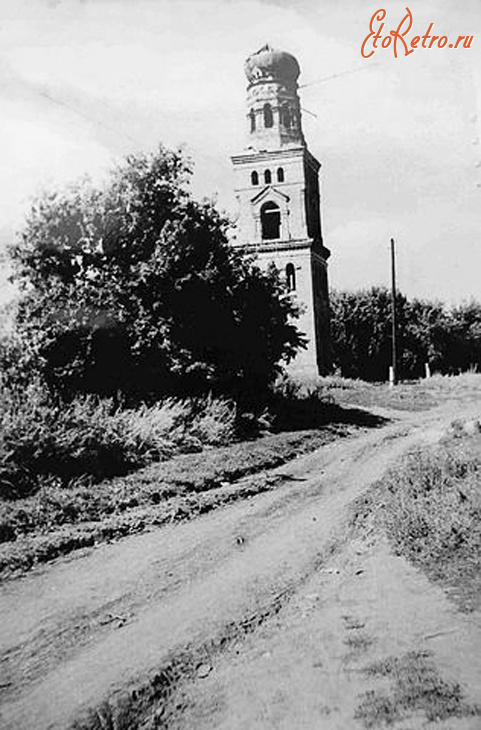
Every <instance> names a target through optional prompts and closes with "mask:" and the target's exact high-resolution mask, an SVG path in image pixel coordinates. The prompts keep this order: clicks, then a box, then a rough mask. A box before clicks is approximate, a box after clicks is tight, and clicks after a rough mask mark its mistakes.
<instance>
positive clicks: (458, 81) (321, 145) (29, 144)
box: [0, 0, 481, 302]
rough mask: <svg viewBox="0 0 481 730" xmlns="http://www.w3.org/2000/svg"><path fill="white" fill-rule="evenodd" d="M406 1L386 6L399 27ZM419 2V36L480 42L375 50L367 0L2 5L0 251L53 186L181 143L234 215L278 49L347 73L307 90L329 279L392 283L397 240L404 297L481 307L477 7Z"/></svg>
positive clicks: (306, 66) (318, 69) (307, 74)
mask: <svg viewBox="0 0 481 730" xmlns="http://www.w3.org/2000/svg"><path fill="white" fill-rule="evenodd" d="M406 4H407V0H401V1H400V2H391V1H390V2H387V3H382V4H381V6H382V7H384V8H386V10H387V18H386V28H385V31H388V30H390V29H392V28H396V27H397V26H398V24H399V22H400V21H401V19H402V17H403V15H404V14H405V7H406ZM408 6H409V7H410V8H411V11H412V13H413V18H414V22H413V30H412V32H411V34H410V36H411V37H412V36H413V35H423V34H424V33H425V32H426V30H427V28H428V26H429V24H430V23H431V22H433V23H434V27H433V30H432V33H434V34H439V35H447V36H448V37H449V40H451V39H454V40H455V39H456V38H457V36H458V35H473V36H474V40H473V42H472V47H471V48H470V49H463V48H460V49H456V50H455V49H452V50H450V49H449V48H447V47H446V48H444V49H439V48H432V49H422V48H421V49H419V50H417V51H416V52H415V53H413V54H411V55H410V56H408V57H404V56H402V57H400V58H398V59H394V57H393V53H392V51H391V50H390V49H387V50H379V51H377V52H376V54H375V55H374V56H373V57H372V58H371V59H370V60H365V59H363V58H362V56H361V53H360V48H361V44H362V41H363V39H364V37H365V36H366V34H367V33H368V25H369V21H370V18H371V16H372V14H373V13H374V12H375V11H376V10H378V9H379V6H378V5H377V4H375V5H373V4H371V3H369V2H365V0H347V1H346V2H344V1H342V0H337V1H336V0H50V1H49V0H31V1H30V2H26V1H24V0H1V3H0V243H1V244H4V243H5V242H6V241H8V240H10V239H11V236H12V231H13V230H14V229H17V230H18V229H19V228H21V224H22V220H23V218H24V216H25V211H26V209H27V206H28V201H29V199H30V197H31V196H32V194H34V193H35V191H37V190H38V189H39V188H40V187H43V186H45V185H59V184H63V183H64V182H65V181H67V180H70V179H73V178H75V177H78V176H79V175H82V174H84V173H86V172H87V173H91V174H92V175H94V176H95V177H101V176H102V174H104V173H105V171H106V170H108V168H109V166H111V164H112V162H113V160H115V159H117V158H119V157H122V156H123V155H125V154H127V153H129V152H135V151H137V150H141V149H144V150H148V149H154V148H155V147H156V145H157V144H158V142H160V141H162V142H163V143H165V144H167V145H168V146H177V145H178V144H180V143H185V145H186V147H187V150H188V151H189V152H190V153H191V155H192V156H193V158H194V161H195V163H196V173H195V179H194V190H195V192H196V194H198V195H209V196H212V195H217V196H218V200H219V204H220V205H221V207H224V208H226V209H227V210H228V211H229V212H231V213H233V214H234V213H235V199H234V196H233V193H232V185H233V176H232V172H231V164H230V158H229V156H230V154H232V153H234V152H237V151H239V150H240V149H241V148H242V146H243V143H244V137H243V135H244V97H245V78H244V75H243V63H244V59H245V58H246V56H247V55H249V53H251V52H253V51H255V50H257V49H258V48H259V47H260V46H261V45H263V44H264V43H266V42H269V43H270V44H271V45H274V46H276V47H280V48H283V49H285V50H288V51H290V52H292V53H294V55H296V57H297V58H298V60H299V62H300V65H301V69H302V75H301V78H300V83H301V84H309V83H310V82H313V81H316V80H318V79H323V78H326V77H330V76H335V77H334V78H331V79H326V80H325V81H324V82H322V83H316V84H312V86H308V87H307V88H305V89H304V90H303V91H302V105H303V107H305V108H306V109H308V110H309V111H311V112H312V113H314V114H316V115H317V118H314V117H313V116H311V115H308V114H304V131H305V135H306V138H307V141H308V144H309V146H310V148H311V150H312V152H313V153H314V154H315V155H316V156H317V157H318V158H319V159H320V161H321V162H322V170H321V175H322V194H323V199H322V210H323V227H324V238H325V244H326V245H327V246H328V248H330V249H331V251H332V258H331V266H330V282H331V286H332V287H335V288H357V287H361V286H371V285H372V284H379V283H385V282H387V280H388V277H389V246H388V243H389V238H390V237H391V236H394V237H395V238H396V240H397V242H398V269H399V285H400V287H401V289H402V290H403V291H404V292H405V293H406V294H408V295H410V296H425V297H432V298H441V299H444V300H447V301H451V302H459V301H461V300H463V299H469V298H470V297H471V296H474V297H476V298H480V299H481V235H480V232H481V205H480V196H481V150H480V145H479V137H480V136H481V125H480V115H481V102H480V99H481V52H480V49H481V28H480V25H481V22H480V21H481V0H468V1H467V2H466V1H464V2H463V3H460V2H459V1H458V2H454V1H453V2H450V1H449V0H444V1H441V0H437V2H429V1H427V0H416V2H414V0H412V1H411V2H410V3H409V5H408ZM346 72H350V73H346ZM351 72H352V73H351ZM338 74H339V75H338ZM337 75H338V76H337ZM8 293H9V290H8V287H7V286H6V285H4V287H3V296H4V298H5V297H6V296H7V295H8Z"/></svg>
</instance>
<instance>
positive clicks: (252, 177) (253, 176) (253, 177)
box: [251, 170, 259, 185]
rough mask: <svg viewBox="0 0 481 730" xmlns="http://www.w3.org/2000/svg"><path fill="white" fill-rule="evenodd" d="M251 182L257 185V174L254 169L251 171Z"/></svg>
mask: <svg viewBox="0 0 481 730" xmlns="http://www.w3.org/2000/svg"><path fill="white" fill-rule="evenodd" d="M251 182H252V184H253V185H259V174H258V173H257V172H256V171H255V170H254V171H253V172H251Z"/></svg>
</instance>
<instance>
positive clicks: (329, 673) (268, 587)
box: [0, 404, 481, 730]
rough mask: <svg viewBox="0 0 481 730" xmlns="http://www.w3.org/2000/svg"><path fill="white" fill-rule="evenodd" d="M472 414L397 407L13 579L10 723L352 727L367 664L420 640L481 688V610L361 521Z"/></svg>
mask: <svg viewBox="0 0 481 730" xmlns="http://www.w3.org/2000/svg"><path fill="white" fill-rule="evenodd" d="M461 408H462V410H460V409H461ZM472 409H474V410H475V412H476V413H477V414H478V415H479V410H480V408H479V406H478V408H477V409H476V406H475V405H473V406H472ZM466 412H467V410H466V406H465V405H464V406H460V405H459V404H446V405H445V406H443V407H441V408H437V409H434V410H432V411H429V412H427V413H423V414H419V413H417V414H409V413H405V414H404V415H402V417H401V414H397V420H396V421H392V422H391V423H390V424H388V425H386V426H384V427H382V428H380V429H375V430H372V431H370V432H366V433H363V434H362V435H360V436H356V437H353V438H350V439H345V440H341V441H339V442H336V443H334V444H331V445H329V446H327V447H324V448H322V449H320V450H319V451H317V452H315V453H313V454H310V455H308V456H304V457H301V458H298V459H296V460H295V461H293V462H291V463H289V464H287V465H285V466H283V467H282V468H279V469H277V470H275V471H276V472H277V473H282V474H283V475H284V476H285V480H284V482H283V483H282V484H281V486H279V488H277V489H276V490H275V491H273V492H270V493H266V494H262V495H259V496H257V497H255V498H252V499H249V500H247V501H245V502H239V503H236V504H234V505H232V506H229V507H225V508H222V509H220V510H218V511H216V512H213V513H210V514H208V515H206V516H204V517H201V518H199V519H197V520H194V521H192V522H190V523H186V524H183V525H180V526H173V527H172V528H163V529H159V530H156V531H152V532H149V533H146V534H143V535H140V536H136V537H131V538H127V539H125V540H123V541H121V542H119V543H116V544H113V545H103V546H100V547H98V548H96V549H93V550H91V551H88V552H87V553H86V554H84V555H82V556H77V557H75V558H70V559H68V560H64V561H59V562H57V563H56V564H55V565H52V566H47V567H45V568H43V569H41V570H38V571H36V572H33V573H32V574H30V575H28V576H27V577H25V578H23V579H21V580H17V581H11V582H8V583H6V584H5V585H4V586H3V587H2V588H1V589H0V626H1V628H0V652H1V664H0V667H1V679H0V692H1V695H0V697H1V701H2V710H1V723H0V725H1V727H2V728H4V729H5V730H7V729H8V728H16V729H17V730H30V729H32V730H34V729H35V730H44V729H46V728H69V727H71V726H73V725H74V723H75V722H78V725H77V727H88V728H91V727H92V728H93V727H98V728H102V727H105V728H110V727H119V728H120V727H125V728H134V727H140V726H141V725H142V722H144V723H145V724H144V727H167V726H168V727H183V728H213V727H222V728H239V729H240V728H246V729H247V728H270V727H273V728H274V727H275V728H286V729H287V728H290V729H292V728H326V729H330V728H339V729H341V728H343V729H346V728H347V729H349V728H351V727H352V728H355V727H358V723H357V721H356V720H355V719H354V714H355V708H356V701H357V700H356V698H357V696H358V695H359V693H360V692H363V691H364V690H365V689H366V680H365V679H363V678H362V675H361V673H360V672H359V669H360V667H361V664H359V662H360V661H361V662H362V661H365V660H366V658H367V657H368V655H369V652H371V655H372V656H378V655H385V654H392V653H396V652H399V651H406V650H409V648H419V645H420V642H421V639H422V641H424V644H425V645H426V647H427V648H429V649H430V650H431V651H434V653H435V655H436V657H437V659H438V660H439V666H440V668H441V669H442V671H443V672H445V673H447V674H448V675H449V676H451V675H452V676H453V678H454V679H456V680H457V681H459V682H460V683H462V685H463V688H464V690H465V691H466V693H467V696H468V698H469V699H470V701H474V699H475V693H476V687H477V688H478V691H479V688H480V687H481V660H480V659H479V658H478V657H481V644H480V636H481V631H480V629H481V627H480V625H479V617H478V616H476V615H471V616H461V615H458V614H456V613H455V611H454V609H453V608H452V606H451V604H449V603H448V602H447V599H446V598H445V597H444V594H443V593H442V591H440V589H438V588H435V587H433V586H431V585H429V584H428V583H427V580H426V579H425V578H424V577H423V576H422V575H421V574H419V573H417V572H416V571H414V570H413V569H412V568H410V567H409V566H408V565H407V564H406V563H404V561H402V560H401V559H400V558H394V557H393V556H392V555H390V554H389V550H388V549H387V547H386V545H385V544H384V543H383V542H382V540H381V541H378V540H374V539H372V540H369V539H367V541H366V539H362V540H361V538H356V539H351V537H352V535H351V534H350V532H349V530H350V527H349V520H348V514H349V509H348V507H349V505H350V504H351V503H352V502H353V500H354V499H355V498H356V497H358V496H359V495H361V494H362V493H363V492H364V491H365V490H366V489H368V487H369V486H370V485H371V484H372V483H373V482H374V481H375V480H377V479H378V478H379V477H381V476H382V474H383V472H384V471H385V469H386V468H387V467H388V466H389V465H390V464H392V463H393V461H394V460H395V459H396V458H397V457H398V456H399V455H400V454H401V453H402V452H403V451H405V450H406V449H408V448H410V447H411V446H413V445H414V444H416V443H417V442H419V441H429V442H433V441H436V440H437V439H439V438H440V437H441V436H442V434H443V433H444V432H445V430H446V428H447V426H448V425H449V423H450V421H451V420H452V419H453V418H455V417H456V416H459V415H460V414H462V415H466ZM356 631H357V632H358V633H357V637H358V638H357V639H356V640H353V639H352V637H353V636H354V635H355V632H356ZM353 632H354V634H353ZM359 632H360V633H359ZM432 635H434V636H432ZM359 637H361V638H359ZM362 637H364V638H362ZM426 637H428V638H426ZM429 637H431V638H429ZM361 649H362V650H361ZM162 670H166V671H165V672H162ZM167 691H168V692H167ZM167 693H168V695H169V698H170V701H169V702H168V703H166V695H167ZM155 697H157V700H155V699H154V698H155ZM106 700H109V702H108V703H107V704H105V702H106ZM176 705H178V707H177V708H176ZM129 713H130V715H129ZM116 717H117V718H118V720H117V721H116V720H115V718H116ZM128 717H130V719H126V718H128ZM120 718H124V719H123V720H122V722H123V723H124V724H122V722H121V721H120ZM133 718H135V719H133ZM426 726H427V725H425V724H422V718H421V719H419V718H418V719H416V718H414V719H413V720H412V721H410V723H409V728H411V730H413V729H414V728H418V727H426ZM480 726H481V723H480V719H479V717H477V718H476V717H472V718H461V719H459V720H453V719H452V720H450V722H449V723H448V724H442V723H441V724H438V725H437V727H438V728H454V727H455V728H460V729H461V728H463V729H466V728H470V729H472V730H474V729H475V728H479V727H480ZM359 727H361V726H360V725H359ZM399 727H400V728H401V727H404V728H405V729H407V727H408V726H407V725H404V726H402V725H399Z"/></svg>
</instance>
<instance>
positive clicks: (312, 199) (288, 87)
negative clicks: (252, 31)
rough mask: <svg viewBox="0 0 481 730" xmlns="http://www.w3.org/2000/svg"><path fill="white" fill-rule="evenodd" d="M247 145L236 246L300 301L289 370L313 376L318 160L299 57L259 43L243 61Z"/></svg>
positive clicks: (322, 317)
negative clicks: (311, 145)
mask: <svg viewBox="0 0 481 730" xmlns="http://www.w3.org/2000/svg"><path fill="white" fill-rule="evenodd" d="M245 74H246V77H247V103H246V113H247V119H248V124H247V125H245V122H244V125H245V128H246V129H247V135H246V136H247V139H246V146H245V150H244V151H243V152H240V153H238V154H237V155H234V156H233V158H232V161H233V163H234V170H235V175H236V195H237V199H238V201H239V219H238V232H237V237H236V243H235V245H238V246H239V247H241V248H242V249H243V250H244V251H245V252H246V253H248V254H252V255H254V256H255V257H256V259H257V262H258V265H259V266H260V267H261V268H266V269H267V268H268V267H269V266H270V265H271V264H272V263H273V264H274V265H275V266H276V268H277V269H278V271H279V274H280V277H281V279H282V280H284V281H285V283H286V288H287V291H288V292H290V293H291V296H292V297H293V299H294V300H295V301H296V302H298V303H299V305H300V316H299V319H298V320H296V322H295V323H294V324H295V325H296V327H298V329H299V330H300V332H302V333H303V334H304V335H305V338H306V341H307V348H306V349H305V350H302V351H299V353H298V354H297V355H296V357H295V359H294V361H293V362H292V363H291V364H289V366H288V369H289V370H291V371H294V372H303V373H308V374H309V375H317V374H319V373H326V372H328V370H329V352H330V345H329V299H328V288H327V259H328V258H329V255H330V252H329V251H328V249H327V248H326V247H325V246H324V243H323V240H322V231H321V216H320V210H321V204H320V191H319V179H318V178H319V170H320V164H319V162H318V161H317V160H316V158H315V157H314V156H313V155H312V154H311V153H310V152H309V150H308V148H307V144H306V141H305V138H304V134H303V130H302V114H301V102H300V98H299V85H298V79H299V75H300V67H299V63H298V62H297V59H296V58H295V57H294V56H293V55H292V54H290V53H287V52H286V51H281V50H278V49H275V48H272V47H270V46H268V45H267V46H264V47H263V48H261V49H259V50H258V51H257V52H256V53H253V54H251V55H250V56H249V57H248V58H247V60H246V62H245Z"/></svg>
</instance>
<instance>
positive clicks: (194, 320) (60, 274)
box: [11, 148, 302, 397]
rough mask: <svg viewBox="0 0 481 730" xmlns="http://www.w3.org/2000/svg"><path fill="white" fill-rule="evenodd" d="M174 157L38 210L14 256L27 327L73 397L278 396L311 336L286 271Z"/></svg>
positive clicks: (37, 351) (61, 387)
mask: <svg viewBox="0 0 481 730" xmlns="http://www.w3.org/2000/svg"><path fill="white" fill-rule="evenodd" d="M189 176H190V166H189V163H188V161H186V160H185V158H184V157H183V156H182V155H181V154H180V153H177V152H170V151H167V150H166V149H164V148H160V149H159V151H158V152H157V153H156V154H152V155H136V156H131V157H129V158H127V160H126V161H125V162H124V163H123V164H122V165H120V166H119V167H117V168H116V169H115V170H114V172H113V173H112V175H111V178H110V179H109V181H108V183H106V184H105V185H104V186H103V187H102V188H99V187H96V186H94V185H92V184H91V183H90V182H89V181H87V180H84V181H82V182H80V183H78V184H76V185H74V186H71V187H69V188H68V189H66V190H64V191H61V192H55V193H49V194H47V193H46V194H43V195H42V196H40V197H39V199H38V200H36V201H35V203H34V205H33V207H32V209H31V211H30V213H29V216H28V219H27V222H26V226H25V229H24V231H23V234H22V235H21V238H20V239H19V241H18V242H17V243H16V245H14V246H13V247H12V248H11V256H12V259H13V264H14V279H15V280H16V281H17V283H18V284H19V285H20V287H21V289H22V292H23V293H22V297H21V300H20V303H19V307H18V312H17V318H16V329H17V332H18V333H19V336H20V338H21V341H22V343H23V348H24V351H25V352H28V353H29V357H30V360H31V362H32V363H35V365H36V367H37V368H40V370H41V372H42V375H43V377H45V378H46V379H47V381H48V383H49V385H50V386H51V387H52V388H53V389H55V390H57V391H58V392H61V393H62V394H64V395H67V396H68V395H69V394H74V393H77V392H91V393H99V394H102V395H108V394H113V393H116V392H122V393H125V394H127V395H129V396H133V397H145V396H146V395H154V396H155V395H165V394H172V393H175V394H187V393H189V394H192V393H198V392H203V391H205V390H213V391H216V392H229V393H234V392H238V391H242V390H243V391H245V390H246V389H248V388H252V387H255V388H256V389H259V388H262V387H265V386H266V385H267V384H268V383H269V382H270V381H271V380H272V379H273V378H274V377H275V376H276V373H277V371H278V369H279V363H280V362H281V361H284V362H288V361H289V359H291V358H292V357H293V356H294V354H295V352H296V351H297V349H298V347H299V346H302V337H301V336H300V335H299V333H298V331H297V329H296V328H295V326H294V325H293V323H292V317H293V316H295V315H296V309H295V306H294V304H293V303H292V302H291V300H290V299H289V298H288V297H284V296H282V295H283V293H284V288H283V285H282V283H281V281H280V280H279V278H278V276H277V274H276V272H275V271H274V270H270V271H268V272H267V273H263V272H261V271H260V270H259V269H258V268H257V267H256V266H255V265H254V264H253V263H252V262H251V261H248V260H245V259H244V258H243V257H242V256H241V255H240V254H239V253H238V252H237V251H236V250H235V249H234V247H233V246H232V245H231V244H230V243H229V242H228V238H227V233H228V227H229V223H228V221H227V220H226V219H225V218H223V217H222V216H221V215H220V214H219V213H218V212H216V210H215V209H214V208H213V207H212V205H211V204H210V203H207V202H203V203H199V202H197V201H195V200H194V199H193V198H192V196H191V194H190V192H189V190H188V187H187V182H188V178H189Z"/></svg>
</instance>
